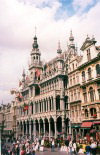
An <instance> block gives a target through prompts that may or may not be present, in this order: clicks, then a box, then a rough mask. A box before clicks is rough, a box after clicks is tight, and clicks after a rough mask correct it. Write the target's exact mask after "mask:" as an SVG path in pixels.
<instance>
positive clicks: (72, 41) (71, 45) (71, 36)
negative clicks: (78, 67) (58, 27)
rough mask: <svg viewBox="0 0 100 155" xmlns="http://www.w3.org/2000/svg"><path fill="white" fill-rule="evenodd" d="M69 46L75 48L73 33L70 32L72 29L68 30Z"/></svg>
mask: <svg viewBox="0 0 100 155" xmlns="http://www.w3.org/2000/svg"><path fill="white" fill-rule="evenodd" d="M69 42H70V43H69V46H70V47H71V48H75V44H74V37H73V34H72V30H71V31H70V37H69Z"/></svg>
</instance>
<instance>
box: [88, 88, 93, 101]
mask: <svg viewBox="0 0 100 155" xmlns="http://www.w3.org/2000/svg"><path fill="white" fill-rule="evenodd" d="M89 93H90V100H91V102H93V101H94V90H93V88H92V87H90V89H89Z"/></svg>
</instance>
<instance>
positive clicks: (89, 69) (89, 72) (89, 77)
mask: <svg viewBox="0 0 100 155" xmlns="http://www.w3.org/2000/svg"><path fill="white" fill-rule="evenodd" d="M88 79H91V68H88Z"/></svg>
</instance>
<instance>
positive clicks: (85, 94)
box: [83, 88, 87, 103]
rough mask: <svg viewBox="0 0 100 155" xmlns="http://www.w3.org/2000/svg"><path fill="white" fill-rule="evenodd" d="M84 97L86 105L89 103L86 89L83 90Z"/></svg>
mask: <svg viewBox="0 0 100 155" xmlns="http://www.w3.org/2000/svg"><path fill="white" fill-rule="evenodd" d="M83 96H84V103H86V102H87V92H86V88H84V89H83Z"/></svg>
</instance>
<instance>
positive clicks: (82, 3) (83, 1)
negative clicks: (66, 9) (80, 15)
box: [73, 0, 94, 12]
mask: <svg viewBox="0 0 100 155" xmlns="http://www.w3.org/2000/svg"><path fill="white" fill-rule="evenodd" d="M93 3H94V0H73V7H74V9H75V10H77V11H78V12H81V11H83V10H84V9H85V8H86V7H87V6H88V5H89V6H91V5H92V4H93Z"/></svg>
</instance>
